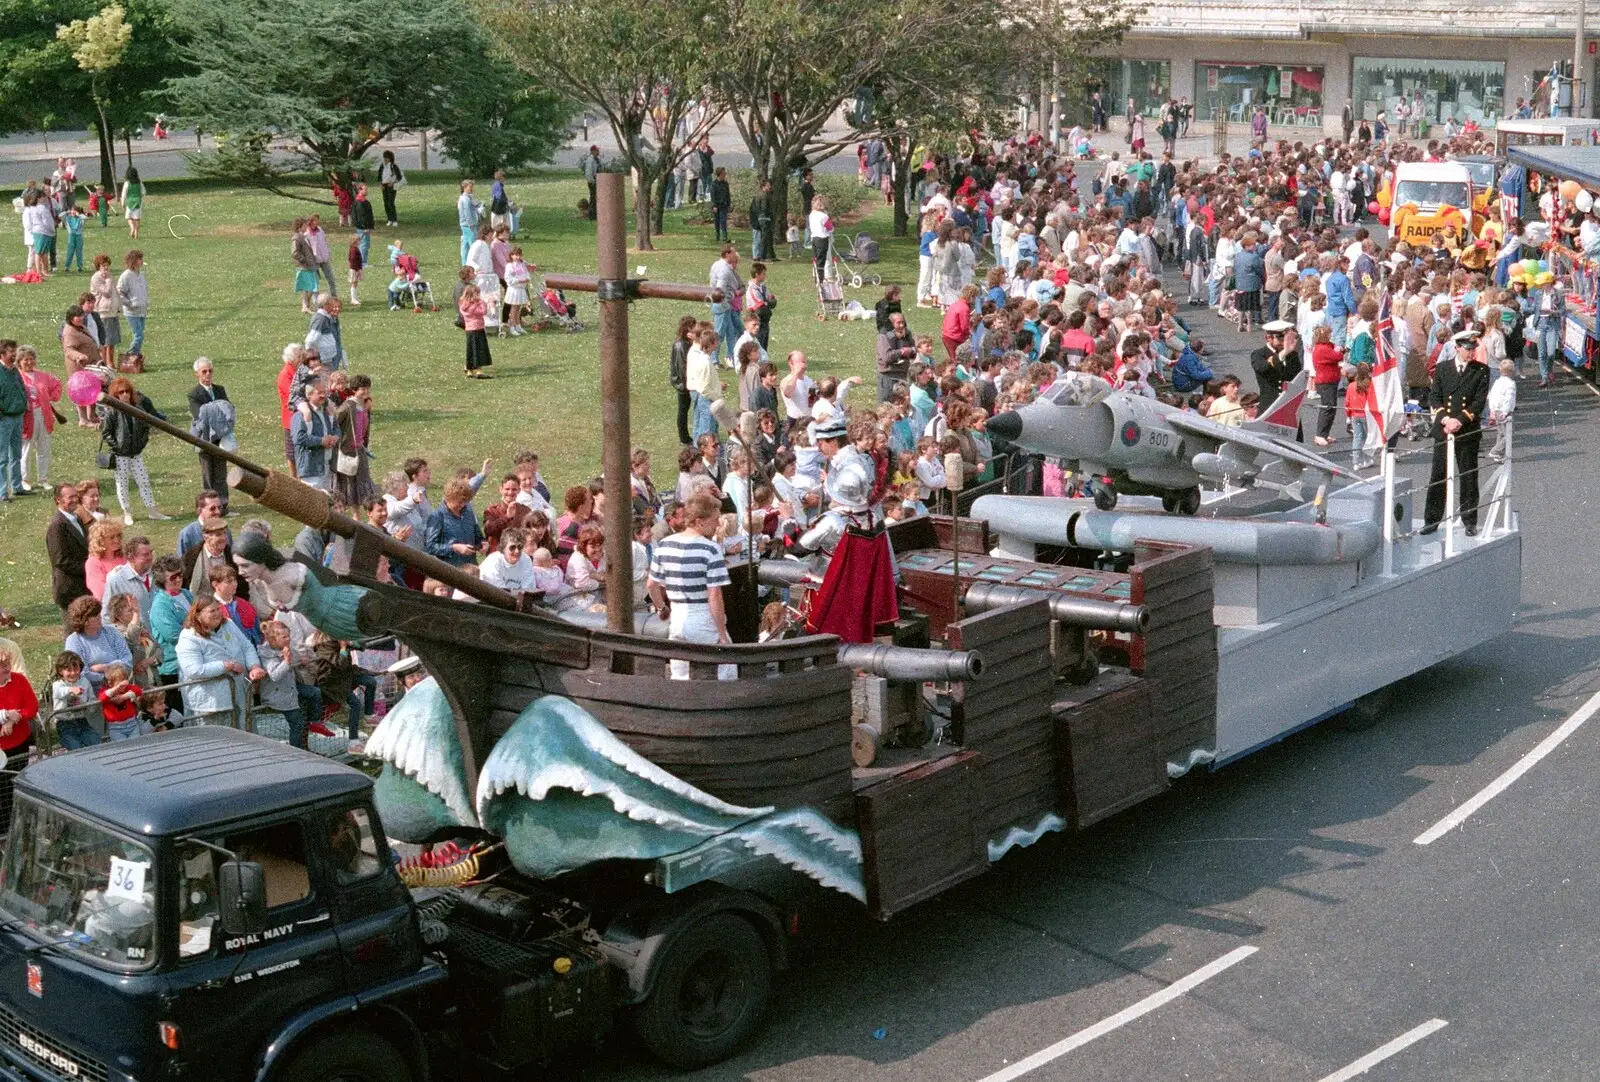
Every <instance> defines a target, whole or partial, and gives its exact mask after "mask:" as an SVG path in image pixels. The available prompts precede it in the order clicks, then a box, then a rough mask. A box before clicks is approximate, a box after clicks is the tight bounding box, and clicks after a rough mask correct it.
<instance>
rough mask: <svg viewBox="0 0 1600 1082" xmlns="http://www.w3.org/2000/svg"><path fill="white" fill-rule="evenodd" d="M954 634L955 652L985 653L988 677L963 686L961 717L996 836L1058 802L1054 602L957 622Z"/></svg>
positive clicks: (984, 824) (959, 730) (985, 821)
mask: <svg viewBox="0 0 1600 1082" xmlns="http://www.w3.org/2000/svg"><path fill="white" fill-rule="evenodd" d="M949 638H950V648H951V649H952V650H980V651H982V652H983V660H984V671H983V676H982V678H980V679H978V680H974V681H972V682H970V683H964V684H962V685H961V686H960V688H959V695H958V702H957V703H956V710H955V717H954V719H953V721H954V726H955V732H956V741H957V743H959V744H961V746H963V747H965V748H968V749H970V750H972V751H976V752H978V753H979V755H980V758H979V760H978V763H977V777H978V796H977V801H978V809H977V816H978V819H977V826H978V829H979V832H980V834H981V835H982V836H983V837H984V838H992V837H994V836H995V835H997V834H999V833H1001V832H1003V831H1004V830H1005V828H1006V827H1008V826H1011V825H1013V824H1021V823H1028V824H1029V825H1031V824H1032V823H1033V822H1036V821H1037V820H1038V819H1039V817H1040V816H1042V815H1044V813H1046V812H1048V811H1052V810H1054V809H1055V807H1056V804H1057V799H1056V794H1057V788H1056V750H1055V730H1054V723H1053V720H1052V715H1051V710H1050V706H1051V702H1052V699H1053V697H1054V686H1055V671H1054V668H1053V666H1052V663H1051V658H1050V606H1049V604H1048V603H1047V602H1045V601H1035V602H1031V603H1029V604H1026V605H1013V606H1011V607H1009V608H1003V609H995V610H993V611H990V612H985V613H982V614H980V615H978V616H974V617H971V618H970V619H966V620H962V621H961V622H960V623H957V624H953V625H951V626H950V629H949Z"/></svg>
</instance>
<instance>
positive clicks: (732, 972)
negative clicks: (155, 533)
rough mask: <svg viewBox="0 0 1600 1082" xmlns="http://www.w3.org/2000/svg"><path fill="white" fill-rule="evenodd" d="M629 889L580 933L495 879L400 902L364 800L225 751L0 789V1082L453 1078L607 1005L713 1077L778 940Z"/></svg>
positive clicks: (734, 908) (591, 910)
mask: <svg viewBox="0 0 1600 1082" xmlns="http://www.w3.org/2000/svg"><path fill="white" fill-rule="evenodd" d="M642 879H643V877H641V876H639V875H636V874H633V873H632V872H631V871H630V872H629V873H628V874H627V875H625V876H619V877H615V878H614V879H613V880H612V881H611V882H609V883H607V882H605V881H602V882H601V883H600V885H599V886H598V887H597V888H596V893H597V895H598V896H600V897H602V898H604V899H607V901H606V902H605V903H604V908H605V915H604V918H603V919H600V918H598V917H597V916H596V907H595V906H594V905H592V904H590V905H585V904H582V903H575V902H573V901H571V900H570V899H569V898H568V897H567V896H564V895H558V894H554V893H551V892H550V891H549V890H548V889H546V887H545V886H544V885H541V884H537V883H532V882H529V881H525V880H520V879H518V878H517V877H516V876H515V874H514V873H508V874H505V875H502V876H500V877H498V878H496V880H495V881H494V882H493V883H487V884H482V885H479V886H473V887H468V888H465V889H452V890H447V891H427V890H418V891H415V892H413V891H412V890H410V889H408V888H407V887H406V886H405V885H403V884H402V883H401V881H400V878H399V876H398V875H397V872H396V868H395V863H394V858H393V855H392V853H391V851H390V848H389V845H388V842H387V840H386V838H385V836H384V833H383V827H382V823H381V821H380V820H379V813H378V809H377V808H376V807H375V806H374V803H373V784H372V779H371V778H369V777H368V776H367V775H365V774H363V773H361V772H360V771H358V770H354V769H352V768H350V767H348V766H343V765H340V764H338V763H334V762H330V761H328V760H325V759H321V758H319V757H317V756H314V755H311V754H308V753H306V752H303V751H297V750H295V749H293V748H290V747H287V746H286V745H283V744H279V743H276V742H273V741H270V740H266V739H263V738H260V737H257V736H253V735H251V734H248V733H243V732H239V731H236V730H233V729H227V728H195V729H182V730H177V731H175V732H171V733H164V734H159V735H156V736H151V737H144V738H140V739H137V740H130V741H123V742H119V743H114V744H105V745H101V746H100V747H98V748H92V749H86V750H83V751H78V752H73V753H71V754H68V755H60V756H55V757H53V758H50V759H46V760H44V761H42V762H39V763H36V764H34V765H33V766H30V767H29V768H28V769H27V770H25V771H24V772H23V773H22V774H21V775H19V776H18V777H17V779H16V788H15V799H14V810H13V815H12V821H11V830H10V835H9V838H8V840H7V843H6V849H5V855H4V860H3V862H0V1080H7V1082H74V1080H79V1079H86V1080H92V1082H102V1080H104V1082H135V1080H137V1082H151V1080H157V1079H189V1078H192V1079H203V1080H205V1082H212V1080H217V1082H224V1080H232V1079H240V1080H255V1082H269V1080H270V1082H426V1080H428V1079H431V1078H455V1077H472V1076H475V1075H476V1074H477V1073H478V1072H477V1070H476V1068H479V1067H494V1068H502V1069H518V1068H522V1067H525V1066H528V1065H530V1064H535V1063H541V1062H545V1063H548V1062H549V1061H550V1060H551V1059H552V1058H553V1057H554V1056H555V1055H556V1054H558V1053H561V1052H563V1051H565V1050H567V1049H569V1048H571V1047H572V1046H574V1045H582V1044H592V1043H594V1042H597V1041H598V1040H600V1039H602V1038H603V1037H604V1036H605V1035H606V1034H607V1033H608V1032H609V1031H610V1029H611V1024H612V1013H613V1010H614V1008H618V1007H637V1008H638V1009H637V1011H636V1012H635V1013H636V1014H638V1015H640V1016H641V1017H642V1018H643V1019H644V1020H645V1022H646V1023H647V1024H646V1025H645V1026H642V1027H641V1031H642V1032H645V1034H646V1043H647V1044H648V1045H649V1046H650V1047H651V1048H652V1049H653V1050H655V1051H657V1053H658V1054H661V1055H663V1057H664V1058H667V1059H669V1060H671V1061H673V1062H677V1063H679V1064H680V1065H697V1064H700V1063H705V1062H710V1061H711V1060H712V1059H714V1058H720V1057H721V1056H724V1055H726V1054H727V1053H728V1052H729V1051H731V1050H732V1048H733V1047H735V1046H736V1045H737V1044H738V1043H739V1042H742V1041H743V1040H744V1039H745V1038H746V1037H748V1035H749V1034H750V1033H751V1032H753V1030H754V1028H755V1027H756V1025H757V1024H758V1023H759V1021H760V1017H761V1014H762V1013H763V1012H764V1008H765V1006H766V998H767V994H768V991H769V988H770V978H769V972H768V971H769V970H770V969H771V968H775V967H777V966H778V965H781V962H782V955H783V944H782V935H781V929H780V927H779V924H778V918H777V917H776V916H775V915H774V914H773V913H772V912H771V911H770V910H768V909H766V908H764V907H763V906H762V904H761V903H759V902H757V901H756V900H755V899H753V898H752V897H751V896H749V895H745V894H743V893H742V892H737V891H731V890H720V891H716V892H711V891H697V890H689V891H685V892H683V893H681V894H675V895H663V894H661V893H660V892H659V891H648V890H639V889H636V888H634V889H630V888H628V887H626V886H621V885H620V884H621V883H623V882H624V881H626V882H627V883H641V882H642ZM735 914H736V915H737V916H735ZM730 922H731V924H732V925H734V926H735V927H733V931H735V932H738V931H741V930H742V931H743V933H744V934H743V935H742V936H733V937H732V939H731V940H730V937H729V934H728V929H729V925H730ZM751 929H754V931H751ZM756 933H759V934H756ZM730 942H733V943H734V944H735V945H736V946H737V945H739V944H741V943H742V944H743V952H742V955H741V954H740V952H738V951H732V948H730V946H729V943H730ZM730 952H731V954H730ZM708 978H709V979H708Z"/></svg>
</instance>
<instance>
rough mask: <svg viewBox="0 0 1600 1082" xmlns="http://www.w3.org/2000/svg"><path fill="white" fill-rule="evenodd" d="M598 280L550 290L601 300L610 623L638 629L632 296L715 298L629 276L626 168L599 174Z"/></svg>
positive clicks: (552, 282)
mask: <svg viewBox="0 0 1600 1082" xmlns="http://www.w3.org/2000/svg"><path fill="white" fill-rule="evenodd" d="M595 203H596V206H595V226H596V228H595V247H596V249H597V259H596V267H597V269H598V270H599V271H600V274H599V276H598V277H596V278H590V277H587V276H584V275H575V274H547V275H545V276H544V281H545V285H547V286H549V287H550V288H552V289H560V290H572V291H573V292H577V293H593V294H596V295H597V296H598V297H599V299H600V419H601V426H602V439H603V441H604V445H603V447H602V448H601V454H600V464H601V470H602V472H603V474H604V483H605V497H606V509H605V534H606V536H605V544H606V548H605V553H606V626H607V627H608V628H610V629H611V630H612V631H621V632H626V633H628V634H632V633H633V630H634V628H633V483H632V481H631V480H630V474H631V472H632V471H631V468H630V465H629V456H630V455H631V453H632V450H633V433H632V425H631V417H630V416H629V400H628V302H629V301H631V300H633V299H634V298H635V297H646V298H659V299H663V300H682V301H700V302H702V303H704V302H711V303H716V302H718V301H721V300H722V291H721V290H720V289H712V288H711V287H709V286H692V285H673V284H670V283H659V284H657V283H651V282H645V281H643V280H641V279H638V278H629V277H628V268H627V261H628V253H627V250H626V247H625V243H626V242H625V237H626V229H627V221H626V218H625V209H624V205H623V203H624V201H623V194H622V174H621V173H601V174H600V175H599V176H597V177H596V178H595Z"/></svg>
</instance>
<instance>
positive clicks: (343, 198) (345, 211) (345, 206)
mask: <svg viewBox="0 0 1600 1082" xmlns="http://www.w3.org/2000/svg"><path fill="white" fill-rule="evenodd" d="M328 187H330V188H332V189H333V201H334V202H335V203H338V204H339V224H340V225H342V226H346V227H348V226H349V225H350V215H351V214H352V213H353V212H354V211H355V209H356V197H355V195H354V194H353V193H352V192H351V191H350V189H349V188H346V187H345V186H344V185H343V184H340V183H339V177H338V176H337V175H336V174H334V173H329V174H328Z"/></svg>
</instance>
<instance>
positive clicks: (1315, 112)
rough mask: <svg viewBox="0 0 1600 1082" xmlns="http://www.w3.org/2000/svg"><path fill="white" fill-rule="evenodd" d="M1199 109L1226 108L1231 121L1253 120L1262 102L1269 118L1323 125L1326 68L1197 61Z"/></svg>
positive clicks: (1200, 112)
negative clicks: (1252, 117)
mask: <svg viewBox="0 0 1600 1082" xmlns="http://www.w3.org/2000/svg"><path fill="white" fill-rule="evenodd" d="M1194 85H1195V101H1196V103H1197V104H1196V108H1195V114H1196V116H1198V117H1207V116H1216V115H1218V114H1226V115H1227V117H1228V119H1229V120H1231V121H1248V120H1249V119H1250V117H1251V115H1252V114H1253V113H1254V112H1255V110H1256V107H1257V106H1262V107H1265V108H1266V110H1267V119H1268V122H1269V123H1272V124H1280V125H1294V126H1300V127H1313V128H1314V127H1321V125H1322V109H1323V104H1322V95H1323V69H1322V68H1321V67H1320V66H1317V67H1286V66H1283V65H1279V64H1229V63H1225V62H1217V61H1206V60H1202V61H1197V62H1196V63H1195V76H1194Z"/></svg>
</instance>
